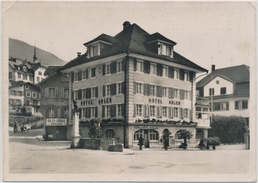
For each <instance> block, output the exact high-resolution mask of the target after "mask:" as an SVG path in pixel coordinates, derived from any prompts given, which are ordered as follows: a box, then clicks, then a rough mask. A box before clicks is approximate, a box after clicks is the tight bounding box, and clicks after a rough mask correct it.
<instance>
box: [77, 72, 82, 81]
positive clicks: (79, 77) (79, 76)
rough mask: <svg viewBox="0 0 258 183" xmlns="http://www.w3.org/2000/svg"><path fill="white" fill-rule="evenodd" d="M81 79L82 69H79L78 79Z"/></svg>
mask: <svg viewBox="0 0 258 183" xmlns="http://www.w3.org/2000/svg"><path fill="white" fill-rule="evenodd" d="M81 80H82V71H79V72H78V81H81Z"/></svg>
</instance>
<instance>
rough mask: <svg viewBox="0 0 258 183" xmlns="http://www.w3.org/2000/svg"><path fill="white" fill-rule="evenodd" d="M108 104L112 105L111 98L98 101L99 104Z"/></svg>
mask: <svg viewBox="0 0 258 183" xmlns="http://www.w3.org/2000/svg"><path fill="white" fill-rule="evenodd" d="M108 103H112V98H104V99H103V98H102V99H99V104H108Z"/></svg>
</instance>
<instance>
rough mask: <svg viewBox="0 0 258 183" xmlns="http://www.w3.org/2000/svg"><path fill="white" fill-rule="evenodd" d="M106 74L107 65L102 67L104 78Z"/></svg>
mask: <svg viewBox="0 0 258 183" xmlns="http://www.w3.org/2000/svg"><path fill="white" fill-rule="evenodd" d="M105 74H106V65H105V64H103V65H102V75H103V76H104V75H105Z"/></svg>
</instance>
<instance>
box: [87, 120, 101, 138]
mask: <svg viewBox="0 0 258 183" xmlns="http://www.w3.org/2000/svg"><path fill="white" fill-rule="evenodd" d="M101 135H102V129H101V127H100V120H99V119H92V120H90V126H89V137H90V138H96V137H97V138H100V137H101Z"/></svg>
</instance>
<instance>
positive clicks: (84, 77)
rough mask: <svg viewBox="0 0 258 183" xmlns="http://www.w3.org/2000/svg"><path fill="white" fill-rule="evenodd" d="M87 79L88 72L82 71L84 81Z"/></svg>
mask: <svg viewBox="0 0 258 183" xmlns="http://www.w3.org/2000/svg"><path fill="white" fill-rule="evenodd" d="M85 79H86V70H85V69H84V70H83V71H82V80H85Z"/></svg>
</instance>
